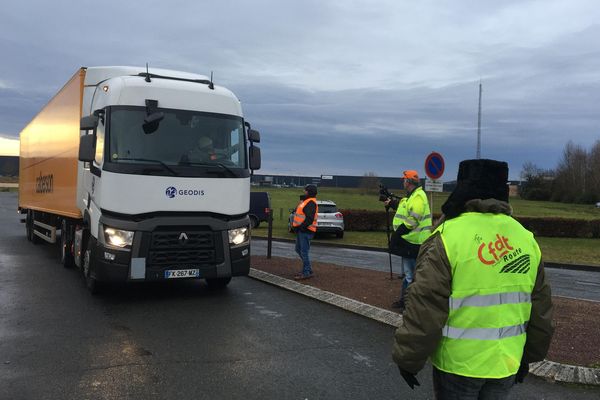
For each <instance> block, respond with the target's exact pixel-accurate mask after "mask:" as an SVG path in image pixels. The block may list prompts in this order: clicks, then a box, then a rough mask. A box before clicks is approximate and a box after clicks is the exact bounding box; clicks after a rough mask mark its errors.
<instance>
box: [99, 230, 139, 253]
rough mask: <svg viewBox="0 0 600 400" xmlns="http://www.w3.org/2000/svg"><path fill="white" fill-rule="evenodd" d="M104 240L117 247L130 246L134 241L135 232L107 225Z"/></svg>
mask: <svg viewBox="0 0 600 400" xmlns="http://www.w3.org/2000/svg"><path fill="white" fill-rule="evenodd" d="M104 242H105V243H106V244H109V245H112V246H116V247H121V248H123V247H129V246H131V244H132V243H133V232H131V231H124V230H122V229H116V228H111V227H108V226H105V227H104Z"/></svg>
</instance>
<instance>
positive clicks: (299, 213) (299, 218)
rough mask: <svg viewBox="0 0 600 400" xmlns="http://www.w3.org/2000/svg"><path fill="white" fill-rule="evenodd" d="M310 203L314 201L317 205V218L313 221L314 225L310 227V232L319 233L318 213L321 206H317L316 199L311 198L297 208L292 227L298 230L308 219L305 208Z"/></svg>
mask: <svg viewBox="0 0 600 400" xmlns="http://www.w3.org/2000/svg"><path fill="white" fill-rule="evenodd" d="M309 201H312V202H314V203H315V218H314V219H313V222H312V224H310V225H309V226H308V230H309V231H312V232H316V231H317V213H318V212H319V206H318V205H317V200H316V199H315V198H314V197H309V198H308V199H306V200H304V201H303V202H302V203H300V204H298V207H296V212H295V213H294V219H293V220H292V226H293V227H294V228H297V227H299V226H300V225H302V223H303V222H304V220H305V219H306V215H304V206H305V205H307V204H308V202H309Z"/></svg>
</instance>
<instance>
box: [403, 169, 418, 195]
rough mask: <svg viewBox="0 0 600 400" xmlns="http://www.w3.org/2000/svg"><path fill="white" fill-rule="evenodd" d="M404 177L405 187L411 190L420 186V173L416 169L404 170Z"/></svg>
mask: <svg viewBox="0 0 600 400" xmlns="http://www.w3.org/2000/svg"><path fill="white" fill-rule="evenodd" d="M402 177H403V178H404V189H406V190H408V191H409V192H410V191H412V190H413V189H414V188H416V187H417V186H419V174H418V173H417V171H415V170H414V169H409V170H406V171H404V172H403V173H402Z"/></svg>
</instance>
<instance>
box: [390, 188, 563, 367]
mask: <svg viewBox="0 0 600 400" xmlns="http://www.w3.org/2000/svg"><path fill="white" fill-rule="evenodd" d="M466 207H467V210H466V211H470V212H489V213H504V214H507V215H510V214H511V211H512V210H511V208H510V205H509V204H508V203H505V202H502V201H499V200H494V199H489V200H483V201H482V200H479V199H476V200H471V201H469V202H467V204H466ZM451 290H452V273H451V267H450V262H449V261H448V257H447V255H446V250H445V248H444V244H443V243H442V239H441V235H440V234H439V233H435V234H433V235H432V236H431V237H429V238H428V239H427V240H426V241H425V242H424V243H423V244H422V245H421V251H420V253H419V257H418V258H417V265H416V272H415V280H414V282H413V283H412V284H411V285H410V286H409V289H408V298H407V306H406V311H405V312H404V314H403V321H402V324H401V325H400V326H399V327H398V329H397V330H396V334H395V341H394V349H393V357H394V361H395V362H396V363H397V364H398V365H399V366H400V368H402V369H404V370H406V371H408V372H411V373H413V374H416V373H417V372H419V371H420V370H421V369H422V368H423V366H424V365H425V362H426V361H427V359H428V358H429V356H430V355H432V354H433V353H434V351H435V350H436V348H437V345H438V343H439V341H440V340H441V337H442V328H443V327H444V325H445V324H446V321H447V320H448V312H449V305H448V299H449V298H450V294H451ZM531 303H532V305H531V316H530V319H529V323H528V325H527V340H526V342H525V349H524V353H523V360H524V361H525V362H527V363H531V362H535V361H541V360H543V359H544V357H545V356H546V353H547V352H548V348H549V347H550V341H551V339H552V334H553V332H554V328H553V326H552V298H551V293H550V286H549V284H548V282H547V281H546V276H545V273H544V265H543V261H540V265H539V266H538V273H537V278H536V282H535V286H534V288H533V291H532V293H531Z"/></svg>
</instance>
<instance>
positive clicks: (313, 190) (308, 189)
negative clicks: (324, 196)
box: [304, 185, 317, 197]
mask: <svg viewBox="0 0 600 400" xmlns="http://www.w3.org/2000/svg"><path fill="white" fill-rule="evenodd" d="M304 192H305V193H306V196H308V197H316V196H317V186H315V185H306V186H304Z"/></svg>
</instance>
